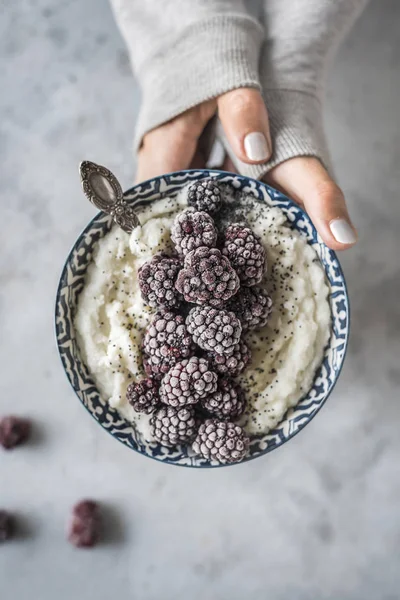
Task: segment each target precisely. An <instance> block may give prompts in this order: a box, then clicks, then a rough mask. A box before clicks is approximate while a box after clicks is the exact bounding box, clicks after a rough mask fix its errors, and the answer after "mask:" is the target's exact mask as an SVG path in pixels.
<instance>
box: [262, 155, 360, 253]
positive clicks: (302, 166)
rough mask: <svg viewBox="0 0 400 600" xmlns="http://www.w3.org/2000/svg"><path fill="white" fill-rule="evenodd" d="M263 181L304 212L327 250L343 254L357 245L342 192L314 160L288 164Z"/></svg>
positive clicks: (285, 163)
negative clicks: (288, 197)
mask: <svg viewBox="0 0 400 600" xmlns="http://www.w3.org/2000/svg"><path fill="white" fill-rule="evenodd" d="M265 179H266V181H267V183H270V184H271V185H272V186H274V187H277V188H278V189H281V190H282V191H283V192H285V193H286V194H287V195H288V196H290V197H291V198H293V200H295V201H296V202H297V203H298V204H300V205H302V206H303V207H304V208H305V210H306V211H307V213H308V214H309V216H310V218H311V220H312V222H313V223H314V225H315V227H316V229H317V230H318V232H319V234H320V235H321V237H322V239H323V240H324V242H325V243H326V244H327V246H329V247H330V248H332V249H333V250H345V249H347V248H350V247H351V246H353V245H354V244H355V243H356V241H357V233H356V230H355V228H354V226H353V225H352V223H351V220H350V217H349V213H348V211H347V207H346V202H345V199H344V196H343V192H342V190H341V189H340V188H339V187H338V185H337V184H336V183H335V182H334V181H333V179H332V178H331V177H330V175H329V173H328V172H327V171H326V169H325V168H324V167H323V165H322V163H321V162H320V161H319V160H318V159H317V158H313V157H306V156H302V157H297V158H292V159H290V160H287V161H285V162H283V163H281V164H280V165H278V166H276V167H274V168H273V169H272V170H271V171H270V172H269V173H268V175H267V176H266V177H265Z"/></svg>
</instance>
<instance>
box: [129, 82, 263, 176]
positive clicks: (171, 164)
mask: <svg viewBox="0 0 400 600" xmlns="http://www.w3.org/2000/svg"><path fill="white" fill-rule="evenodd" d="M217 111H218V115H219V118H220V120H221V122H222V126H223V127H224V130H225V133H226V135H227V137H228V139H229V142H230V145H231V147H232V149H233V151H234V152H235V154H236V155H237V157H238V158H239V159H240V160H242V161H243V162H246V163H249V164H258V163H262V162H265V161H267V160H268V159H269V157H270V156H271V138H270V133H269V123H268V114H267V109H266V108H265V104H264V101H263V99H262V96H261V94H260V93H259V92H258V91H257V90H256V89H253V88H239V89H236V90H232V91H231V92H227V93H226V94H222V95H221V96H219V98H216V99H213V100H209V101H207V102H204V103H203V104H199V105H198V106H195V107H194V108H191V109H189V110H187V111H186V112H184V113H182V114H181V115H179V116H178V117H176V118H175V119H172V120H171V121H168V122H167V123H164V124H162V125H160V126H159V127H157V128H156V129H153V130H152V131H149V133H147V134H146V135H145V136H144V138H143V142H142V146H141V148H140V150H139V154H138V169H137V181H143V180H145V179H150V178H151V177H156V176H157V175H163V174H164V173H170V172H171V171H179V170H181V169H190V168H191V169H197V168H204V167H205V163H206V159H207V157H206V156H204V155H203V152H202V148H201V144H200V145H199V140H200V137H201V134H202V132H203V130H204V128H205V126H206V125H207V123H208V121H209V120H210V119H211V118H212V117H213V116H214V115H215V113H216V112H217Z"/></svg>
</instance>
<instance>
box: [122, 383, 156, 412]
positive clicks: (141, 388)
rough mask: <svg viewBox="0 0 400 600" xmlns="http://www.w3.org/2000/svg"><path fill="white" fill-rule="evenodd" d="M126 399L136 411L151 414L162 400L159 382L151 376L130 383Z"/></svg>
mask: <svg viewBox="0 0 400 600" xmlns="http://www.w3.org/2000/svg"><path fill="white" fill-rule="evenodd" d="M126 399H127V400H128V402H129V404H130V405H131V406H132V407H133V409H134V410H135V411H136V412H140V413H145V414H147V415H149V414H150V413H152V412H153V411H154V410H155V409H156V408H157V405H158V404H159V402H160V399H159V396H158V384H157V383H156V381H155V380H154V379H152V378H150V377H149V378H148V379H143V380H142V381H139V382H138V383H130V384H129V385H128V389H127V390H126Z"/></svg>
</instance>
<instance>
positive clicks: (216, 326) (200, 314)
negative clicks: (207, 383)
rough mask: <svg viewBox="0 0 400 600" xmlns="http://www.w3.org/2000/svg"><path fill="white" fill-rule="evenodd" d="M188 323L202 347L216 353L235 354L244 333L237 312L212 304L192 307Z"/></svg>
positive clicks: (196, 341) (197, 342)
mask: <svg viewBox="0 0 400 600" xmlns="http://www.w3.org/2000/svg"><path fill="white" fill-rule="evenodd" d="M186 325H187V328H188V331H189V333H191V334H192V336H193V340H194V342H195V343H196V344H197V345H198V346H200V348H202V349H203V350H208V351H209V352H214V353H216V354H233V352H234V349H235V346H236V344H238V343H239V340H240V335H241V333H242V326H241V324H240V321H239V319H238V318H237V316H236V315H235V313H233V312H230V311H227V310H218V309H217V308H212V307H211V306H196V307H195V308H192V310H191V311H190V312H189V314H188V316H187V318H186Z"/></svg>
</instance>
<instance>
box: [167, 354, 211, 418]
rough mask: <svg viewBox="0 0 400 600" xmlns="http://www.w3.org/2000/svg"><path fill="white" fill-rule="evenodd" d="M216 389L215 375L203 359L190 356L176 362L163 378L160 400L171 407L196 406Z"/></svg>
mask: <svg viewBox="0 0 400 600" xmlns="http://www.w3.org/2000/svg"><path fill="white" fill-rule="evenodd" d="M216 389H217V374H216V373H214V372H213V371H210V369H209V366H208V362H207V361H206V360H205V359H204V358H198V357H197V356H192V358H189V359H187V360H182V361H180V362H178V363H177V364H176V365H175V366H174V367H172V368H171V369H170V370H169V371H168V373H167V374H166V375H165V376H164V377H163V379H162V381H161V387H160V398H161V401H162V402H164V404H169V405H170V406H173V407H179V406H185V405H186V404H196V402H198V401H199V400H200V398H203V397H204V396H206V395H207V394H211V393H212V392H214V391H215V390H216Z"/></svg>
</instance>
